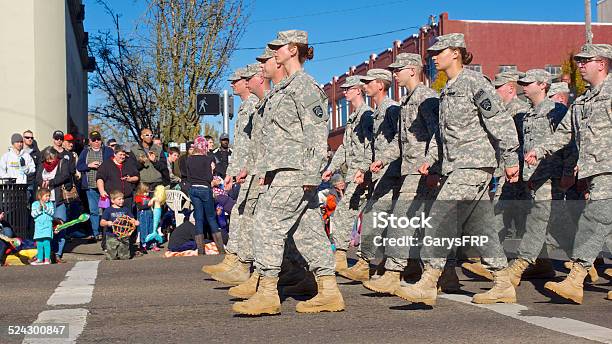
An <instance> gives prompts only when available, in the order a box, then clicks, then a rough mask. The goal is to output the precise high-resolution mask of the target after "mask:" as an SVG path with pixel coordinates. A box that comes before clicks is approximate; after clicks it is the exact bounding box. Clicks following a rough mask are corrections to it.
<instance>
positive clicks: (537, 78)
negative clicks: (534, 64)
mask: <svg viewBox="0 0 612 344" xmlns="http://www.w3.org/2000/svg"><path fill="white" fill-rule="evenodd" d="M551 80H552V75H550V73H549V72H547V71H545V70H544V69H530V70H528V71H527V72H525V76H523V77H522V78H520V79H519V80H518V83H519V84H522V85H524V84H531V83H532V82H545V83H547V84H550V81H551Z"/></svg>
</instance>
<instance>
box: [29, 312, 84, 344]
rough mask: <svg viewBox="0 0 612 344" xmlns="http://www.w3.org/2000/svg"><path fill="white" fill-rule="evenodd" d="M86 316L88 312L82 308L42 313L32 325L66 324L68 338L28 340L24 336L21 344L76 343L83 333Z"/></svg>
mask: <svg viewBox="0 0 612 344" xmlns="http://www.w3.org/2000/svg"><path fill="white" fill-rule="evenodd" d="M87 314H89V311H88V310H86V309H83V308H74V309H58V310H50V311H43V312H41V313H40V314H38V318H37V319H36V321H34V324H60V323H64V324H66V323H67V324H68V338H29V337H28V336H26V337H25V338H24V340H23V344H39V343H40V344H46V343H49V344H53V343H76V339H77V338H78V337H79V336H80V335H81V333H83V329H84V328H85V324H86V322H87V321H86V320H87Z"/></svg>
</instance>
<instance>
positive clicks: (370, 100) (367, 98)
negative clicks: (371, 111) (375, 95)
mask: <svg viewBox="0 0 612 344" xmlns="http://www.w3.org/2000/svg"><path fill="white" fill-rule="evenodd" d="M365 99H366V104H368V106H369V107H372V98H370V96H368V95H366V97H365Z"/></svg>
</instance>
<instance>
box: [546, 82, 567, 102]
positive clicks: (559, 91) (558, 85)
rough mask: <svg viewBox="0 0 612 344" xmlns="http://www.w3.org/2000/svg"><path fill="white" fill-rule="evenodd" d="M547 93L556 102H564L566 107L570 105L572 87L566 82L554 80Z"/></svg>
mask: <svg viewBox="0 0 612 344" xmlns="http://www.w3.org/2000/svg"><path fill="white" fill-rule="evenodd" d="M546 95H547V96H548V98H550V99H552V101H554V102H555V103H560V104H563V105H565V106H566V107H568V106H569V97H570V89H569V85H568V84H567V83H565V82H553V83H552V84H551V85H550V89H549V90H548V93H546Z"/></svg>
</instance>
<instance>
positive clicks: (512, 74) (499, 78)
mask: <svg viewBox="0 0 612 344" xmlns="http://www.w3.org/2000/svg"><path fill="white" fill-rule="evenodd" d="M524 76H525V73H523V72H519V71H516V70H511V71H505V72H501V73H497V74H495V79H494V80H493V82H492V84H493V86H495V87H501V86H504V85H505V84H507V83H509V82H518V80H519V79H520V78H522V77H524Z"/></svg>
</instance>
